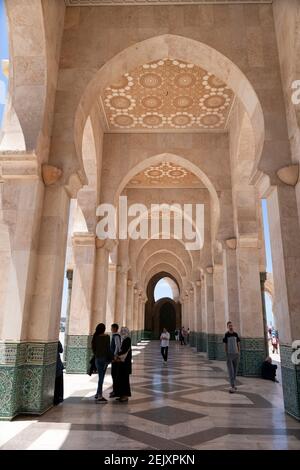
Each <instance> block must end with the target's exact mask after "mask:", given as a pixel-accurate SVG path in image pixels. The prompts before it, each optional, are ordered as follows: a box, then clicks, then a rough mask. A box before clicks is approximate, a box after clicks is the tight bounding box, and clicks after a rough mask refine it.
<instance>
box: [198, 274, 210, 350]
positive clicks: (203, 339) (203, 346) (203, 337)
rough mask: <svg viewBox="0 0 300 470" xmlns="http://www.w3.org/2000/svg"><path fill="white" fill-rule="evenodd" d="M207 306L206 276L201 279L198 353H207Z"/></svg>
mask: <svg viewBox="0 0 300 470" xmlns="http://www.w3.org/2000/svg"><path fill="white" fill-rule="evenodd" d="M207 312H208V306H207V288H206V276H205V275H203V276H202V279H201V330H200V333H199V335H200V341H199V346H198V347H197V349H198V351H200V352H207V331H208V330H207V324H208V313H207Z"/></svg>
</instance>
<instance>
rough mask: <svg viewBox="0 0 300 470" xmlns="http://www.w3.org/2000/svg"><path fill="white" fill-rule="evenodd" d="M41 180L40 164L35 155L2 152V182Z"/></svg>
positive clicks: (0, 174)
mask: <svg viewBox="0 0 300 470" xmlns="http://www.w3.org/2000/svg"><path fill="white" fill-rule="evenodd" d="M15 179H39V163H38V159H37V156H36V154H35V153H27V152H0V180H1V182H5V181H6V180H15Z"/></svg>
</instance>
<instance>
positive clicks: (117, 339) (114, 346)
mask: <svg viewBox="0 0 300 470" xmlns="http://www.w3.org/2000/svg"><path fill="white" fill-rule="evenodd" d="M118 330H119V325H117V323H113V324H112V325H111V333H112V336H111V343H110V350H111V353H112V355H113V357H114V358H116V357H117V356H118V354H119V352H120V350H121V336H120V335H119V333H118ZM117 370H118V364H117V363H116V362H114V361H113V362H112V363H111V377H112V381H113V390H112V392H111V393H110V395H109V398H114V397H116V376H117Z"/></svg>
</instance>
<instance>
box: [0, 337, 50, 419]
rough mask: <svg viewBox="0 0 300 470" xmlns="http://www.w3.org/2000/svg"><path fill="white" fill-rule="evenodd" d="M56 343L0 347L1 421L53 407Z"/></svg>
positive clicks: (3, 345)
mask: <svg viewBox="0 0 300 470" xmlns="http://www.w3.org/2000/svg"><path fill="white" fill-rule="evenodd" d="M57 344H58V343H57V342H51V343H41V342H39V343H25V342H22V343H21V342H19V343H2V344H1V345H0V419H1V420H11V419H13V418H14V417H15V416H17V415H18V414H36V415H41V414H43V413H45V412H46V411H47V410H48V409H50V408H51V407H52V406H53V397H54V385H55V375H56V359H57Z"/></svg>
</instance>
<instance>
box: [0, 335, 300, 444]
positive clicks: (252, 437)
mask: <svg viewBox="0 0 300 470" xmlns="http://www.w3.org/2000/svg"><path fill="white" fill-rule="evenodd" d="M96 383H97V377H96V376H93V377H92V378H90V377H89V376H78V375H72V376H70V375H68V376H65V391H66V399H65V401H64V403H63V404H61V405H60V406H58V407H56V408H53V409H51V410H50V411H49V412H48V413H46V414H45V415H43V416H41V417H40V418H33V417H24V416H23V417H18V418H17V419H15V420H14V421H13V422H10V423H7V422H2V423H0V448H1V449H37V450H38V449H105V450H110V449H114V450H124V449H126V450H129V449H135V450H138V449H148V450H149V449H158V450H192V449H193V450H194V449H213V450H215V449H249V450H250V449H253V450H257V449H293V450H300V423H298V422H297V421H295V420H294V419H293V418H290V417H289V416H287V415H286V414H285V413H284V411H283V403H282V390H281V385H280V384H275V383H272V382H268V381H263V380H260V379H250V378H243V377H239V380H238V393H236V394H234V395H231V394H229V393H228V382H227V374H226V368H225V364H224V363H223V362H218V361H209V360H207V359H206V358H205V357H204V355H203V354H199V353H196V352H195V351H193V350H192V349H191V348H189V347H188V346H180V345H179V344H175V343H174V342H173V343H172V344H171V346H170V351H169V363H168V365H167V366H166V365H164V364H162V358H161V356H160V349H159V343H158V342H155V341H153V342H151V343H148V342H142V343H140V344H139V345H138V346H137V347H135V348H134V364H133V376H132V378H131V384H132V392H133V393H132V395H133V396H132V399H131V400H130V401H129V402H128V404H123V403H118V402H116V401H114V400H111V402H109V403H107V404H104V405H101V404H96V403H95V402H94V398H93V396H94V394H95V389H96ZM110 386H111V378H110V373H109V372H108V373H107V376H106V379H105V395H108V393H109V389H110Z"/></svg>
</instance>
